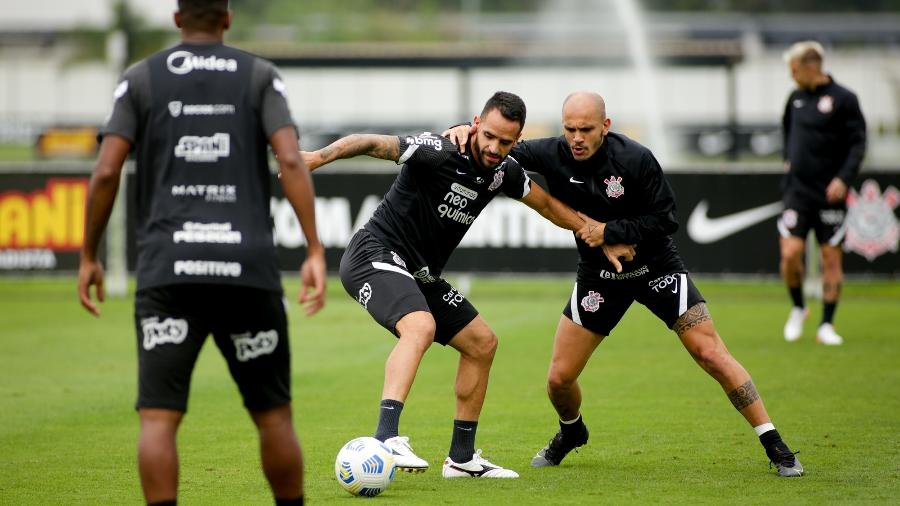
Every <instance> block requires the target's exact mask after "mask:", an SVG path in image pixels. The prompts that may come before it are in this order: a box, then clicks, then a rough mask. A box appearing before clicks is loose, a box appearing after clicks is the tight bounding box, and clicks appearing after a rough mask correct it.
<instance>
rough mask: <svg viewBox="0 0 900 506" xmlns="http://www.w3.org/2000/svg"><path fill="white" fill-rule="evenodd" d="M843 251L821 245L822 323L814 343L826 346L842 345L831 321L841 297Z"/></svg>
mask: <svg viewBox="0 0 900 506" xmlns="http://www.w3.org/2000/svg"><path fill="white" fill-rule="evenodd" d="M842 261H843V251H841V247H840V246H832V245H830V244H823V245H822V303H823V311H822V323H821V325H819V328H818V330H817V331H816V341H817V342H819V343H821V344H826V345H831V346H834V345H840V344H843V342H844V339H843V338H842V337H841V336H840V335H838V333H837V331H835V330H834V326H833V324H832V319H833V318H834V312H835V309H836V308H837V303H838V299H840V296H841V283H842V282H843V281H844V272H843V269H842V267H841V262H842Z"/></svg>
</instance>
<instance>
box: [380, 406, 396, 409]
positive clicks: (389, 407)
mask: <svg viewBox="0 0 900 506" xmlns="http://www.w3.org/2000/svg"><path fill="white" fill-rule="evenodd" d="M381 409H394V406H381Z"/></svg>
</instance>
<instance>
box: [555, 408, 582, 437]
mask: <svg viewBox="0 0 900 506" xmlns="http://www.w3.org/2000/svg"><path fill="white" fill-rule="evenodd" d="M585 429H587V427H585V425H584V418H582V417H581V414H580V413H579V414H578V418H576V419H575V421H574V422H572V423H563V421H562V420H560V421H559V430H561V431H562V435H563V437H570V436H577V435H578V434H581V433H582V432H584V431H585Z"/></svg>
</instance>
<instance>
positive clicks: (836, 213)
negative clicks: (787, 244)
mask: <svg viewBox="0 0 900 506" xmlns="http://www.w3.org/2000/svg"><path fill="white" fill-rule="evenodd" d="M846 218H847V208H846V207H845V206H843V205H838V206H832V207H818V208H808V209H805V208H801V207H797V206H795V207H786V208H785V210H784V211H782V212H781V217H780V218H778V233H779V234H781V237H791V236H794V237H799V238H801V239H806V235H807V234H808V233H809V231H810V229H812V230H813V231H815V234H816V240H817V241H819V244H827V245H830V246H840V245H841V243H843V242H844V236H845V235H846V233H847V224H846Z"/></svg>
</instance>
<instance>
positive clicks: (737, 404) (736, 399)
mask: <svg viewBox="0 0 900 506" xmlns="http://www.w3.org/2000/svg"><path fill="white" fill-rule="evenodd" d="M728 400H730V401H731V404H733V405H734V409H736V410H738V411H740V410H742V409H744V408H746V407H747V406H749V405H751V404H753V403H754V402H756V401H758V400H759V392H757V391H756V385H754V384H753V380H748V381H747V382H746V383H744V384H743V385H741V386H739V387H737V388H735V389H734V390H732V391H730V392H728Z"/></svg>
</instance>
